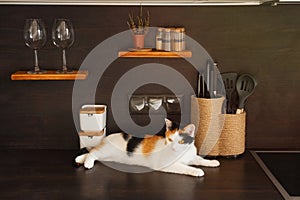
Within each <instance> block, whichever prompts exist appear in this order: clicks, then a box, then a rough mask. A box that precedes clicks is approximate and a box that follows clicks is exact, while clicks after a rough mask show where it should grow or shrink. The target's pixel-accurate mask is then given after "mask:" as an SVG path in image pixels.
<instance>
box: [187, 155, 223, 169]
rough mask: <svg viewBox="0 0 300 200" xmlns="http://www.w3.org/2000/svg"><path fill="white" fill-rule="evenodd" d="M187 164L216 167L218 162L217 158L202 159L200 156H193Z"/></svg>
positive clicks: (218, 164)
mask: <svg viewBox="0 0 300 200" xmlns="http://www.w3.org/2000/svg"><path fill="white" fill-rule="evenodd" d="M189 165H196V166H204V167H218V166H220V162H219V161H217V160H208V159H204V158H202V157H201V156H195V158H194V159H193V160H192V161H191V162H190V163H189Z"/></svg>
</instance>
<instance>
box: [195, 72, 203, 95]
mask: <svg viewBox="0 0 300 200" xmlns="http://www.w3.org/2000/svg"><path fill="white" fill-rule="evenodd" d="M197 80H198V82H197V95H196V96H197V97H198V98H200V97H201V96H200V95H201V82H202V76H201V74H200V73H198V79H197Z"/></svg>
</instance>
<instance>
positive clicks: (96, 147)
mask: <svg viewBox="0 0 300 200" xmlns="http://www.w3.org/2000/svg"><path fill="white" fill-rule="evenodd" d="M104 144H105V140H104V139H102V141H101V142H100V144H98V145H97V146H95V150H99V149H101V148H102V147H103V146H104Z"/></svg>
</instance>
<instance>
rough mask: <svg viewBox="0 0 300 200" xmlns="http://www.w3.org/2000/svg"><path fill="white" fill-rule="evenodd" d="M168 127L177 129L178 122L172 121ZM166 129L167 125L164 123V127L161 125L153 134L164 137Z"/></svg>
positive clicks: (171, 129)
mask: <svg viewBox="0 0 300 200" xmlns="http://www.w3.org/2000/svg"><path fill="white" fill-rule="evenodd" d="M169 129H170V131H173V130H176V129H179V124H178V123H176V122H173V123H172V127H170V128H169ZM166 130H167V126H166V125H164V127H163V128H162V129H161V130H160V131H159V132H158V133H156V134H155V135H157V136H162V137H164V138H165V137H166Z"/></svg>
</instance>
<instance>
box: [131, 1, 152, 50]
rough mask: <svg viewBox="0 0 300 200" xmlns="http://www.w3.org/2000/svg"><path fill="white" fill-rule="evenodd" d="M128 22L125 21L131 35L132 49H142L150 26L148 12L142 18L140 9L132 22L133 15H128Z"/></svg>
mask: <svg viewBox="0 0 300 200" xmlns="http://www.w3.org/2000/svg"><path fill="white" fill-rule="evenodd" d="M128 16H129V21H127V25H128V27H129V29H130V30H131V31H132V34H133V44H134V48H136V49H142V48H144V40H145V35H146V34H147V32H148V30H149V25H150V14H149V11H148V12H147V15H146V16H145V17H144V16H143V8H142V6H141V7H140V12H139V15H138V16H137V17H136V21H135V20H134V16H133V13H129V15H128Z"/></svg>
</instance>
